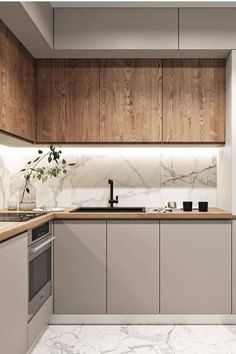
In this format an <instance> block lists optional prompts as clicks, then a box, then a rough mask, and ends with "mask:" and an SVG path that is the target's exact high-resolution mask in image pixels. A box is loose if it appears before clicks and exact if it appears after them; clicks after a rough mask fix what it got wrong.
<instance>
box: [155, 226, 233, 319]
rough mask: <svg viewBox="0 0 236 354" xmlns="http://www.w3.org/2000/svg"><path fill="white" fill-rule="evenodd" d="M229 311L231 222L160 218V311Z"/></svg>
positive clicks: (209, 312)
mask: <svg viewBox="0 0 236 354" xmlns="http://www.w3.org/2000/svg"><path fill="white" fill-rule="evenodd" d="M230 312H231V222H230V221H212V220H211V221H210V220H209V221H200V220H196V221H193V220H189V221H187V220H184V221H174V220H171V221H161V222H160V313H162V314H228V313H230Z"/></svg>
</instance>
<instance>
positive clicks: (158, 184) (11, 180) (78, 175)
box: [0, 146, 217, 207]
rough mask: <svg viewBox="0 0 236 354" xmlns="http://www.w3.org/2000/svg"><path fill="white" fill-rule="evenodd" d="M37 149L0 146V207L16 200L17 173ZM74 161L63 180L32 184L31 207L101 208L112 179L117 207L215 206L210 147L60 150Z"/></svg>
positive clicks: (214, 172) (214, 158) (19, 181)
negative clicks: (187, 202)
mask: <svg viewBox="0 0 236 354" xmlns="http://www.w3.org/2000/svg"><path fill="white" fill-rule="evenodd" d="M37 149H38V148H12V147H5V146H0V207H6V205H7V201H9V200H13V199H18V198H19V189H20V187H21V186H22V184H23V176H22V173H20V172H19V171H20V170H21V169H22V168H23V167H24V165H25V163H26V162H27V161H28V160H29V159H31V158H32V156H35V155H37ZM62 152H63V156H64V157H66V159H67V161H68V162H76V166H75V167H73V168H72V169H71V172H70V173H69V175H67V176H62V177H58V178H52V179H51V180H49V181H48V182H46V183H45V184H42V183H41V182H36V183H35V186H36V188H37V206H48V207H53V206H66V207H74V206H105V205H107V200H108V194H109V188H108V183H107V180H108V179H109V178H111V179H113V180H114V187H115V191H114V193H115V195H118V196H119V205H120V206H164V205H165V202H166V201H167V200H175V201H176V202H177V204H178V206H180V205H182V201H183V200H192V201H193V203H194V205H197V202H198V201H199V200H207V201H208V202H209V205H210V206H216V190H217V149H216V148H200V147H199V148H187V147H178V148H169V147H165V148H157V147H109V146H108V147H73V148H72V147H64V148H62Z"/></svg>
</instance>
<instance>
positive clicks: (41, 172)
mask: <svg viewBox="0 0 236 354" xmlns="http://www.w3.org/2000/svg"><path fill="white" fill-rule="evenodd" d="M44 160H46V161H47V164H46V165H45V166H44V165H43V166H42V162H43V161H44ZM74 165H75V163H67V161H66V160H65V158H62V151H61V150H60V149H57V148H56V147H54V146H53V145H50V147H49V149H48V151H46V152H45V153H43V151H42V150H38V155H37V157H36V158H33V159H32V160H30V161H28V162H27V164H26V166H25V167H24V168H23V169H22V170H21V172H23V173H24V179H25V182H24V185H23V188H22V190H21V192H20V203H19V209H20V210H33V209H34V208H36V188H35V186H34V185H33V182H34V181H35V180H38V181H41V182H42V183H45V182H46V181H47V180H48V178H56V177H57V176H58V175H61V174H65V175H66V174H68V172H69V170H70V168H71V167H72V166H74Z"/></svg>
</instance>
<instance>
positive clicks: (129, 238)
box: [107, 221, 159, 314]
mask: <svg viewBox="0 0 236 354" xmlns="http://www.w3.org/2000/svg"><path fill="white" fill-rule="evenodd" d="M107 312H108V313H109V314H155V313H158V312H159V222H158V221H107Z"/></svg>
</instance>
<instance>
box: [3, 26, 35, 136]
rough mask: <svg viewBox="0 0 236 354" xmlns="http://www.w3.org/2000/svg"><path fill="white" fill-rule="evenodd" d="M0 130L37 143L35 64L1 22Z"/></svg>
mask: <svg viewBox="0 0 236 354" xmlns="http://www.w3.org/2000/svg"><path fill="white" fill-rule="evenodd" d="M0 74H1V81H0V130H1V131H3V132H6V133H9V134H12V135H15V136H17V137H20V138H23V139H26V140H29V141H32V142H34V141H35V122H36V84H35V74H36V73H35V62H34V59H33V57H32V56H31V54H30V53H29V52H28V51H27V50H26V49H25V48H24V46H23V45H22V44H21V43H20V42H19V41H18V39H17V38H16V37H15V36H14V35H13V34H12V33H11V32H10V31H9V30H8V28H7V27H6V26H5V25H4V24H3V23H2V22H1V21H0Z"/></svg>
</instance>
